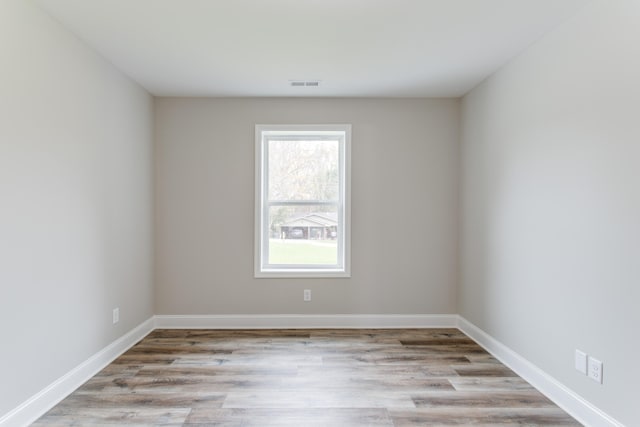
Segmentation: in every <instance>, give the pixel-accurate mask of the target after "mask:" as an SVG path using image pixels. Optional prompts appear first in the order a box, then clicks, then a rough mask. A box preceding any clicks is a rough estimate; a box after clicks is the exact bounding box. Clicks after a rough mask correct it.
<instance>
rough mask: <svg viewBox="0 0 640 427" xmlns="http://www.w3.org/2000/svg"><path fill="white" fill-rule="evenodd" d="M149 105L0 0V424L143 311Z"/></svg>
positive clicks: (148, 285) (92, 57) (75, 45)
mask: <svg viewBox="0 0 640 427" xmlns="http://www.w3.org/2000/svg"><path fill="white" fill-rule="evenodd" d="M152 112H153V111H152V99H151V98H150V97H149V96H148V95H147V94H146V92H144V91H143V90H141V89H140V88H139V87H138V86H136V85H134V84H133V83H131V81H129V80H128V79H127V78H125V77H123V76H122V74H120V73H119V72H117V71H115V70H114V69H113V68H112V67H111V66H110V65H108V64H107V63H106V62H105V61H104V60H102V59H101V58H100V57H98V56H97V55H96V54H95V53H93V52H92V51H90V50H88V49H87V48H85V47H84V46H83V45H82V44H81V43H80V42H79V41H78V40H77V39H75V38H74V37H73V36H71V35H70V33H68V32H67V31H66V30H64V29H62V27H60V26H59V25H58V24H57V23H55V22H54V21H52V20H51V19H50V18H49V17H48V16H47V15H45V14H44V13H43V12H41V11H40V9H38V8H36V7H34V6H32V5H31V2H29V1H25V0H2V1H0V266H1V267H0V337H2V344H1V346H0V360H1V361H2V362H1V363H0V418H1V417H2V415H4V414H5V413H6V412H8V411H9V410H11V409H12V408H14V407H16V406H18V405H19V404H21V403H22V402H23V401H25V400H26V399H27V398H29V397H31V396H32V395H34V394H35V393H37V392H39V391H40V390H42V389H43V388H44V387H46V386H47V385H49V384H50V383H51V382H53V381H54V380H57V379H58V378H59V377H61V376H62V375H63V374H66V373H67V372H69V371H70V370H71V369H73V368H75V367H76V366H78V365H79V364H80V363H81V362H84V361H86V360H87V359H88V358H89V357H90V356H92V355H93V354H95V353H96V352H98V351H99V350H100V349H102V348H103V347H105V346H106V345H108V344H110V343H111V342H113V341H114V340H115V339H117V338H118V337H120V336H122V335H123V334H124V333H126V332H128V331H129V330H131V329H132V328H133V327H135V326H137V325H138V324H140V323H141V322H142V321H143V320H145V319H147V318H149V317H150V316H151V315H152V314H153V311H152V310H153V305H152V301H153V292H152V286H153V284H152V277H151V274H152V271H151V270H152V269H151V260H152V251H151V243H152V241H151V231H152V230H151V208H152V206H151V193H152V189H151V184H152V182H151V148H152V144H151V139H152V134H151V132H152ZM115 306H119V307H120V317H121V320H120V323H119V324H117V325H115V326H114V325H112V322H111V314H112V308H113V307H115Z"/></svg>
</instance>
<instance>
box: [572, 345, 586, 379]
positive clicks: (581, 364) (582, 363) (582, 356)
mask: <svg viewBox="0 0 640 427" xmlns="http://www.w3.org/2000/svg"><path fill="white" fill-rule="evenodd" d="M575 365H576V370H577V371H578V372H580V373H582V374H584V375H587V353H585V352H583V351H580V350H577V349H576V358H575Z"/></svg>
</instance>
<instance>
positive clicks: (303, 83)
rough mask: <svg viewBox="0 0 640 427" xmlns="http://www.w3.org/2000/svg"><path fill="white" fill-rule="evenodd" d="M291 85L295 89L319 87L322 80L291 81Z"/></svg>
mask: <svg viewBox="0 0 640 427" xmlns="http://www.w3.org/2000/svg"><path fill="white" fill-rule="evenodd" d="M289 84H290V85H291V86H293V87H318V86H320V80H289Z"/></svg>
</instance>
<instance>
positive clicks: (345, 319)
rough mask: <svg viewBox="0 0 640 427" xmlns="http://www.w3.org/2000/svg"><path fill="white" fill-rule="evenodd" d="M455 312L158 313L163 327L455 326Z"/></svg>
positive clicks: (157, 323)
mask: <svg viewBox="0 0 640 427" xmlns="http://www.w3.org/2000/svg"><path fill="white" fill-rule="evenodd" d="M457 320H458V316H457V315H456V314H415V315H405V314H370V315H369V314H344V315H319V314H318V315H316V314H311V315H306V314H286V315H281V314H278V315H212V316H209V315H202V316H172V315H159V316H155V321H156V328H162V329H184V328H189V329H311V328H338V329H340V328H456V327H457Z"/></svg>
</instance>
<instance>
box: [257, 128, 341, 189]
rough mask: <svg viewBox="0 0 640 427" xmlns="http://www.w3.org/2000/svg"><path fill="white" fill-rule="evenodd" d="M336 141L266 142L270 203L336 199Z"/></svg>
mask: <svg viewBox="0 0 640 427" xmlns="http://www.w3.org/2000/svg"><path fill="white" fill-rule="evenodd" d="M339 150H340V145H339V142H338V141H313V140H310V141H277V140H270V141H269V159H268V160H269V165H268V168H269V169H268V170H269V192H268V194H269V200H272V201H273V200H338V197H339V192H338V188H339V187H338V180H339V174H338V170H339Z"/></svg>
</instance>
